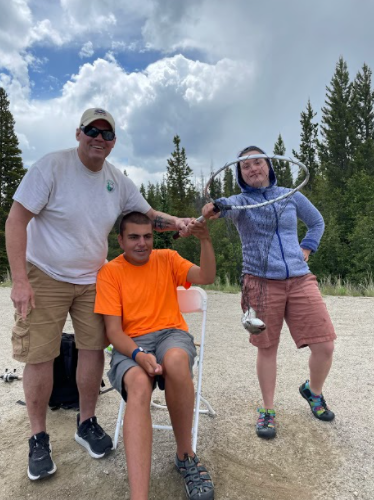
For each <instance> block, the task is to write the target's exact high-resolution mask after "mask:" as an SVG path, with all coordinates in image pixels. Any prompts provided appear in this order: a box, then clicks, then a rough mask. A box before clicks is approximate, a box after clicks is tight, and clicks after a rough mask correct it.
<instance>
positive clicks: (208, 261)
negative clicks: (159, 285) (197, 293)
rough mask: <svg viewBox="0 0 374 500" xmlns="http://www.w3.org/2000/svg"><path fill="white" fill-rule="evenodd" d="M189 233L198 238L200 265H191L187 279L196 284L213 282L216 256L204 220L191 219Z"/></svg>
mask: <svg viewBox="0 0 374 500" xmlns="http://www.w3.org/2000/svg"><path fill="white" fill-rule="evenodd" d="M188 227H189V230H190V231H191V234H193V235H194V236H196V238H198V239H199V240H200V266H196V265H193V266H192V267H191V268H190V269H189V271H188V273H187V281H188V282H189V283H195V284H196V285H208V284H209V283H214V279H215V277H216V258H215V254H214V249H213V245H212V240H211V239H210V234H209V231H208V227H207V225H206V222H197V221H196V220H195V221H192V222H190V224H189V226H188Z"/></svg>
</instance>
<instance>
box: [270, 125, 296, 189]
mask: <svg viewBox="0 0 374 500" xmlns="http://www.w3.org/2000/svg"><path fill="white" fill-rule="evenodd" d="M285 153H286V147H285V145H284V142H283V139H282V136H281V134H279V136H278V139H277V142H276V143H275V144H274V154H275V155H280V156H284V155H285ZM273 167H274V172H275V175H276V177H277V184H278V186H285V187H292V185H293V179H292V172H291V168H290V164H289V163H288V162H287V161H278V160H274V161H273Z"/></svg>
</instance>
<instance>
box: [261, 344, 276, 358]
mask: <svg viewBox="0 0 374 500" xmlns="http://www.w3.org/2000/svg"><path fill="white" fill-rule="evenodd" d="M277 352H278V344H275V345H272V346H270V347H259V348H258V356H260V357H262V358H267V359H272V358H276V357H277Z"/></svg>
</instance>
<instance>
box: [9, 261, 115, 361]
mask: <svg viewBox="0 0 374 500" xmlns="http://www.w3.org/2000/svg"><path fill="white" fill-rule="evenodd" d="M27 274H28V278H29V281H30V284H31V286H32V288H33V290H34V293H35V308H34V309H31V308H30V310H29V311H28V314H27V316H26V319H23V318H22V317H21V315H20V314H19V313H18V312H15V315H14V317H15V325H14V327H13V330H12V344H13V357H14V359H16V360H17V361H21V362H23V363H30V364H36V363H43V362H46V361H50V360H52V359H54V358H56V357H57V356H58V355H59V354H60V344H61V334H62V329H63V328H64V325H65V321H66V318H67V316H68V314H69V313H70V316H71V319H72V323H73V327H74V332H75V341H76V345H77V348H78V349H87V350H102V349H104V348H105V347H106V346H107V345H108V344H109V342H108V340H107V338H106V336H105V329H104V320H103V317H102V315H101V314H95V313H94V304H95V295H96V285H95V284H91V285H74V284H72V283H66V282H64V281H57V280H55V279H53V278H51V277H50V276H48V275H47V274H45V273H44V272H43V271H41V270H40V269H39V268H37V267H36V266H34V265H33V264H30V263H27Z"/></svg>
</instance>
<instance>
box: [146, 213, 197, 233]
mask: <svg viewBox="0 0 374 500" xmlns="http://www.w3.org/2000/svg"><path fill="white" fill-rule="evenodd" d="M146 215H147V216H148V217H149V218H150V219H151V221H152V224H153V228H154V230H155V231H157V232H164V231H179V232H180V235H181V236H188V235H189V234H190V233H189V231H188V229H187V226H188V224H189V223H190V222H191V219H190V218H188V217H184V218H180V217H175V216H174V215H169V214H165V213H164V212H160V211H157V210H154V209H153V208H151V209H150V210H149V211H148V212H147V214H146Z"/></svg>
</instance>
